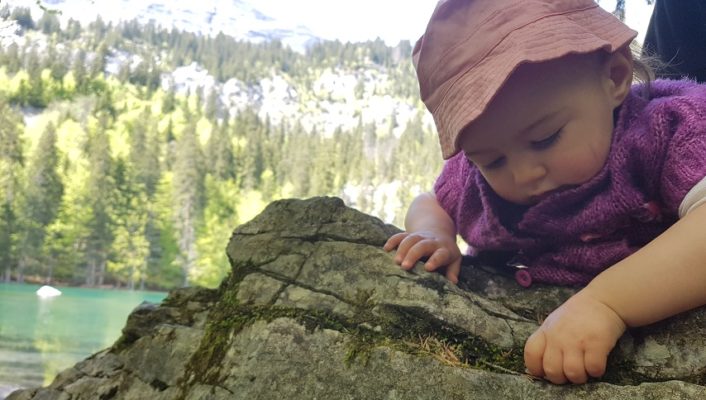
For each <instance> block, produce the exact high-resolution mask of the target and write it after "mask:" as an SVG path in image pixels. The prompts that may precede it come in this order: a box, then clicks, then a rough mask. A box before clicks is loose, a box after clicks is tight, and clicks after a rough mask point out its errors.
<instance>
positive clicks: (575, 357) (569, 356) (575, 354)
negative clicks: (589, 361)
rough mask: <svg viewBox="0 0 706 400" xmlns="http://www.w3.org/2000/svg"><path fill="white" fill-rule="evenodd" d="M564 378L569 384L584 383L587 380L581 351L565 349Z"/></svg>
mask: <svg viewBox="0 0 706 400" xmlns="http://www.w3.org/2000/svg"><path fill="white" fill-rule="evenodd" d="M564 376H566V379H568V380H569V381H571V383H586V381H587V380H588V376H587V375H586V367H585V365H584V357H583V351H582V350H581V349H579V348H573V349H567V350H566V351H565V352H564Z"/></svg>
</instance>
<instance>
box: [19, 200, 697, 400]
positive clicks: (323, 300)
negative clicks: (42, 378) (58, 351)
mask: <svg viewBox="0 0 706 400" xmlns="http://www.w3.org/2000/svg"><path fill="white" fill-rule="evenodd" d="M395 231H396V228H394V227H392V226H389V225H385V224H384V223H382V222H381V221H379V220H378V219H376V218H373V217H370V216H368V215H365V214H362V213H360V212H358V211H355V210H353V209H350V208H347V207H346V206H344V204H343V202H342V201H340V200H339V199H335V198H316V199H311V200H285V201H279V202H275V203H273V204H271V205H270V206H269V207H268V208H267V209H266V210H265V211H264V212H263V213H262V214H261V215H260V216H258V217H257V218H255V219H254V220H253V221H251V222H249V223H247V224H245V225H243V226H240V227H239V228H237V229H236V230H235V232H234V233H233V236H232V238H231V240H230V243H229V244H228V248H227V252H228V256H229V259H230V262H231V265H232V274H231V275H230V277H229V278H227V279H226V280H225V281H224V282H223V284H222V285H221V287H220V288H219V289H218V290H206V289H196V288H191V289H183V290H177V291H174V292H172V293H171V294H170V295H169V297H168V298H167V299H166V300H165V301H164V302H163V303H162V304H161V305H159V306H157V305H147V304H145V305H143V306H141V307H139V308H138V309H136V310H135V311H134V312H133V313H132V315H131V316H130V318H129V320H128V323H127V326H126V327H125V328H124V330H123V335H122V337H121V338H120V339H119V340H118V342H117V343H115V344H114V345H113V346H112V347H111V348H109V349H106V350H104V351H102V352H100V353H97V354H94V355H93V356H91V357H89V358H88V359H86V360H85V361H82V362H80V363H78V364H76V365H75V366H74V367H72V368H70V369H68V370H66V371H64V372H62V373H61V374H60V375H59V376H58V377H57V378H56V380H55V381H54V382H53V383H52V384H51V385H50V386H48V387H46V388H41V389H30V390H24V391H20V392H16V393H14V394H12V395H11V396H10V397H9V399H11V400H25V399H62V400H63V399H67V400H68V399H72V400H73V399H151V400H158V399H272V398H291V399H314V398H320V399H379V398H380V399H409V398H416V399H667V398H668V399H703V398H706V387H704V382H705V381H706V379H705V378H704V377H705V376H706V372H705V371H706V346H704V342H705V341H706V314H705V313H704V310H703V309H699V310H695V311H693V312H690V313H688V314H684V315H681V316H678V317H676V318H672V319H670V320H668V321H665V322H663V323H660V324H656V325H653V326H650V327H646V328H642V329H637V330H633V331H631V332H629V333H627V334H626V335H625V336H624V337H623V338H622V339H621V341H620V342H619V345H618V347H617V348H616V349H615V350H614V352H613V354H612V355H611V359H610V365H609V372H608V374H607V375H606V377H604V379H602V380H600V381H593V382H591V383H589V384H586V385H582V386H571V385H567V386H555V385H551V384H548V383H545V382H542V381H538V380H534V379H531V378H530V377H528V376H526V375H525V374H524V373H523V372H524V366H523V362H522V347H523V344H524V341H525V339H526V338H527V337H528V336H529V335H530V334H531V333H532V332H533V330H534V329H535V328H536V327H537V321H538V320H539V319H541V318H543V317H544V316H545V315H546V314H547V313H548V312H549V311H551V310H552V309H553V308H554V307H555V306H556V305H558V304H560V303H561V302H562V301H563V300H564V299H565V298H566V297H567V296H570V295H571V293H572V292H571V290H569V289H561V288H553V287H533V288H532V289H531V290H526V289H522V288H520V287H519V286H518V285H517V284H516V283H515V282H514V281H512V280H511V279H509V278H507V277H505V276H502V275H498V274H497V273H493V272H492V271H491V270H487V269H486V268H483V267H469V268H466V269H465V270H464V273H463V275H462V277H461V282H460V284H459V285H458V286H454V285H451V284H449V283H448V282H447V281H446V280H445V279H444V278H443V277H442V276H440V275H438V274H429V273H426V272H424V271H423V269H422V268H415V269H414V270H413V271H411V272H405V271H402V270H400V269H399V268H398V267H397V266H396V265H395V264H394V262H393V260H392V255H391V254H387V253H385V252H384V251H383V250H382V248H381V247H382V244H383V243H384V242H385V240H386V238H387V237H388V236H389V235H390V234H392V233H393V232H395Z"/></svg>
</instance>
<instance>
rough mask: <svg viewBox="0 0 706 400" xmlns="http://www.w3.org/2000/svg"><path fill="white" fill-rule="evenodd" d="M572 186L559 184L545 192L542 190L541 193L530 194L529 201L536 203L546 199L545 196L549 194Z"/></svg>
mask: <svg viewBox="0 0 706 400" xmlns="http://www.w3.org/2000/svg"><path fill="white" fill-rule="evenodd" d="M572 187H574V186H573V185H563V186H559V187H557V188H555V189H552V190H547V191H546V192H542V193H540V194H537V195H533V196H530V201H531V202H532V204H537V203H539V202H540V201H542V200H544V199H546V198H547V197H549V196H552V195H554V194H557V193H559V192H563V191H565V190H567V189H570V188H572Z"/></svg>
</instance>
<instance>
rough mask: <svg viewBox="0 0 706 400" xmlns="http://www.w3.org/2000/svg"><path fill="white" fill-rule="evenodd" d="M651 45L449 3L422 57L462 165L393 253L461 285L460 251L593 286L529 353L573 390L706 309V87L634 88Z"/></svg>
mask: <svg viewBox="0 0 706 400" xmlns="http://www.w3.org/2000/svg"><path fill="white" fill-rule="evenodd" d="M635 36H636V32H634V31H633V30H631V29H629V28H628V27H627V26H625V25H624V24H623V23H622V22H620V21H619V20H618V19H617V18H615V17H614V16H613V15H611V14H610V13H608V12H606V11H604V10H603V9H601V8H600V7H599V6H598V5H597V4H596V3H595V2H594V1H593V0H493V1H490V0H442V1H440V2H439V4H438V5H437V7H436V9H435V11H434V13H433V15H432V17H431V20H430V21H429V24H428V26H427V29H426V32H425V33H424V35H423V36H422V38H421V39H420V40H419V41H418V42H417V44H416V46H415V49H414V54H413V59H414V64H415V68H416V70H417V75H418V79H419V85H420V91H421V96H422V100H423V101H424V103H425V104H426V106H427V108H428V109H429V111H430V112H431V114H432V115H433V117H434V120H435V122H436V126H437V130H438V133H439V139H440V143H441V150H442V153H443V157H444V159H446V160H447V161H446V163H445V165H444V168H443V170H442V172H441V175H440V176H439V177H438V179H437V181H436V183H435V185H434V191H433V193H427V194H422V195H420V196H418V197H417V198H416V199H415V200H414V201H413V202H412V204H411V205H410V208H409V210H408V212H407V216H406V219H405V229H406V231H405V232H403V233H400V234H397V235H394V236H392V237H391V238H390V239H389V240H388V242H387V243H386V244H385V249H386V250H388V251H390V250H393V249H395V248H396V249H397V253H396V256H395V260H396V262H397V263H399V264H400V265H401V267H402V268H403V269H410V268H412V266H413V265H414V264H415V263H416V262H417V261H419V260H421V259H423V258H424V259H426V262H425V268H426V269H427V270H429V271H435V270H440V271H441V270H444V271H445V273H446V276H447V277H448V279H449V280H450V281H452V282H454V283H456V282H457V280H458V275H459V270H460V266H461V252H460V250H459V248H458V246H457V245H456V235H457V234H460V235H461V237H462V238H463V239H464V240H465V241H466V242H467V243H468V244H469V252H470V253H471V254H472V255H476V256H477V255H482V254H483V253H484V252H499V251H502V252H507V253H508V254H511V255H512V256H513V257H512V258H513V259H512V263H513V265H520V266H521V268H520V269H518V272H517V274H516V277H517V280H518V282H519V284H521V285H522V286H525V287H529V286H530V285H531V284H532V283H533V282H543V283H552V284H560V285H581V286H584V287H583V288H582V289H581V290H580V291H579V292H578V293H577V294H576V295H574V296H573V297H571V298H570V299H569V300H567V301H566V302H565V303H564V304H562V305H561V306H560V307H559V308H557V309H556V310H554V311H553V312H552V313H551V314H550V315H549V316H548V317H547V318H546V319H545V320H544V322H543V323H542V325H541V326H540V328H539V329H538V330H537V331H536V332H535V333H534V334H533V335H532V336H530V338H529V339H528V340H527V343H526V345H525V364H526V367H527V369H528V371H529V372H530V373H531V374H533V375H536V376H539V377H544V378H546V379H548V380H549V381H551V382H554V383H557V384H561V383H566V382H573V383H584V382H586V381H587V379H588V378H589V377H599V376H601V375H603V373H604V372H605V368H606V359H607V356H608V353H609V352H610V351H611V349H612V348H613V347H614V346H615V343H616V341H617V340H618V338H619V337H620V336H621V335H622V334H623V332H624V331H625V329H626V328H627V327H635V326H641V325H646V324H650V323H653V322H655V321H659V320H661V319H664V318H667V317H670V316H672V315H675V314H677V313H680V312H683V311H685V310H688V309H691V308H694V307H698V306H701V305H703V304H706V224H704V221H706V207H700V205H701V204H702V203H704V202H706V179H705V177H706V117H705V116H706V86H702V85H698V84H696V83H694V82H691V81H659V80H658V81H654V82H649V79H648V80H647V82H646V83H643V84H638V85H634V86H633V84H632V79H633V73H634V71H636V70H640V69H642V68H641V67H640V65H641V64H640V63H639V62H638V61H637V60H635V59H633V56H632V53H631V51H630V48H629V45H630V42H631V41H632V40H633V39H634V37H635Z"/></svg>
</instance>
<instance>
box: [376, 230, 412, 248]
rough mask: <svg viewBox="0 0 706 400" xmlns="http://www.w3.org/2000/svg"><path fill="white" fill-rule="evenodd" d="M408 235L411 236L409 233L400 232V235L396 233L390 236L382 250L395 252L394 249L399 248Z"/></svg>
mask: <svg viewBox="0 0 706 400" xmlns="http://www.w3.org/2000/svg"><path fill="white" fill-rule="evenodd" d="M408 235H409V233H407V232H400V233H396V234H394V235H392V236H390V238H389V239H387V242H385V245H384V246H382V249H383V250H385V251H390V250H393V249H395V248H397V246H399V245H400V243H401V242H402V241H403V240H404V239H405V238H406V237H407V236H408Z"/></svg>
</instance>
